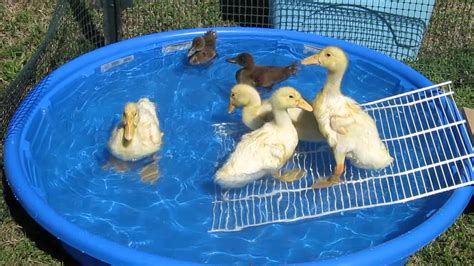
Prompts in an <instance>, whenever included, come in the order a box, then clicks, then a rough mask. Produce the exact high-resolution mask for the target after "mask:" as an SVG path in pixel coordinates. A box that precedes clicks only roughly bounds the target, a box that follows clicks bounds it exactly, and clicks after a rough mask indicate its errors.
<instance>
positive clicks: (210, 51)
mask: <svg viewBox="0 0 474 266" xmlns="http://www.w3.org/2000/svg"><path fill="white" fill-rule="evenodd" d="M216 40H217V34H216V32H215V31H213V30H210V31H208V32H206V34H204V36H202V37H196V38H194V39H193V43H192V44H191V48H190V49H189V51H188V62H189V63H190V64H191V65H200V64H205V63H207V62H209V61H211V60H212V59H214V58H215V57H216V55H217V53H216Z"/></svg>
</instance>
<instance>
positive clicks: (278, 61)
mask: <svg viewBox="0 0 474 266" xmlns="http://www.w3.org/2000/svg"><path fill="white" fill-rule="evenodd" d="M206 30H207V29H192V30H182V31H172V32H164V33H159V34H152V35H147V36H143V37H138V38H133V39H130V40H126V41H122V42H119V43H116V44H112V45H109V46H107V47H104V48H101V49H97V50H95V51H92V52H90V53H87V54H85V55H83V56H80V57H78V58H76V59H74V60H72V61H71V62H69V63H67V64H65V65H63V66H62V67H60V68H58V69H57V70H55V71H54V72H52V73H51V74H50V75H48V76H47V77H46V78H44V79H43V80H42V81H41V82H40V83H39V84H38V85H37V86H36V87H35V88H34V89H33V90H32V91H31V93H30V94H29V95H28V96H27V98H26V99H25V100H24V101H23V102H22V104H21V106H20V107H19V109H18V110H17V112H16V113H15V116H14V118H13V119H12V121H11V123H10V126H9V129H8V134H7V138H6V141H5V145H4V147H5V170H6V174H7V177H8V182H9V185H10V186H11V188H12V189H13V192H14V194H15V195H16V197H17V198H18V200H19V201H20V203H21V204H22V206H23V207H24V208H25V209H26V210H27V212H28V213H29V214H30V215H31V217H33V218H34V219H35V220H36V221H37V222H38V223H39V224H41V226H43V227H44V228H46V229H47V230H48V231H49V232H50V233H52V234H53V235H55V236H56V237H58V238H59V239H60V240H61V241H63V242H64V244H65V246H68V247H70V250H71V252H72V253H74V254H75V256H76V257H77V258H80V259H81V260H83V259H86V258H90V257H92V258H95V259H97V260H100V261H104V262H107V263H111V264H130V263H138V262H139V263H140V264H154V265H158V264H163V263H179V262H181V263H182V262H186V263H217V264H222V263H239V264H249V263H250V264H265V263H268V264H282V263H321V264H335V263H337V264H360V265H367V264H370V265H377V264H391V263H401V262H403V261H404V260H406V258H407V257H408V256H410V255H411V254H413V253H414V252H416V251H417V250H418V249H420V248H421V247H422V246H424V245H426V244H427V243H429V242H430V241H432V240H433V239H434V238H436V237H437V236H438V235H439V234H441V233H442V232H443V231H444V230H446V229H447V228H448V227H449V226H450V225H451V224H452V223H453V222H454V221H455V219H456V217H457V216H458V215H459V214H460V213H461V211H462V210H463V209H464V207H465V205H466V204H467V203H468V201H469V199H470V197H471V194H472V188H471V187H465V188H461V189H457V190H456V191H454V192H445V193H440V194H437V195H434V196H430V197H426V198H422V199H418V200H415V201H411V202H407V203H403V204H395V205H389V206H383V207H376V208H370V209H363V210H357V211H349V212H344V213H336V214H331V215H328V216H323V217H319V218H314V219H307V220H304V221H299V222H293V223H284V224H281V223H275V224H269V225H262V226H258V227H252V228H248V229H245V230H242V231H240V232H229V233H210V232H209V229H210V226H211V223H212V215H211V214H212V201H213V199H214V194H215V186H214V184H213V182H212V179H213V174H214V173H215V171H216V169H217V167H219V165H220V164H221V163H222V161H223V158H224V155H225V154H228V153H229V151H226V150H225V149H223V148H222V145H221V144H222V143H221V142H220V140H219V138H218V137H217V136H216V135H215V126H216V125H223V124H226V123H227V124H228V123H234V124H238V123H240V115H239V114H238V113H237V114H228V113H227V104H228V97H229V90H230V88H231V86H232V85H233V84H235V77H234V75H235V71H236V70H237V69H238V67H237V66H236V65H234V64H229V63H227V62H226V61H225V59H226V58H229V57H234V56H235V55H237V54H238V53H240V52H243V51H249V52H251V53H252V54H253V55H254V57H255V59H256V61H257V63H259V64H262V65H286V64H291V63H292V62H294V61H299V60H301V59H302V58H304V57H306V56H308V55H309V54H308V49H310V48H311V47H323V46H326V45H337V46H339V47H341V48H343V49H344V50H345V51H346V52H347V53H348V55H349V58H350V62H351V63H350V66H349V69H348V72H347V75H346V78H345V81H344V83H343V84H344V85H343V91H344V93H345V94H347V95H349V96H351V97H353V98H354V99H356V100H357V101H358V102H360V103H364V102H368V101H373V100H377V99H380V98H384V97H387V96H391V95H395V94H399V93H403V92H406V91H409V90H413V89H416V88H421V87H424V86H428V85H431V82H430V81H429V80H427V79H426V78H425V77H423V76H422V75H421V74H419V73H417V72H416V71H414V70H413V69H411V68H409V67H407V66H405V65H403V64H401V63H400V62H398V61H395V60H393V59H391V58H389V57H387V56H384V55H382V54H380V53H377V52H374V51H371V50H368V49H365V48H362V47H359V46H356V45H352V44H349V43H346V42H343V41H338V40H334V39H330V38H324V37H320V36H315V35H310V34H304V33H298V32H289V31H282V30H271V29H253V28H216V29H215V30H216V31H217V32H218V44H217V53H218V57H217V58H216V59H215V60H214V61H213V62H212V63H210V64H207V65H204V66H190V65H188V64H187V63H186V60H185V55H186V52H187V50H186V49H187V47H189V42H190V41H191V40H192V38H193V37H195V36H199V35H201V34H203V33H204V32H205V31H206ZM325 75H326V74H325V71H324V70H323V69H322V68H319V67H301V69H300V71H299V73H298V74H297V75H295V76H292V77H291V78H290V79H288V80H286V81H284V82H283V83H281V84H280V85H281V86H283V85H291V86H294V87H296V88H298V89H299V90H300V91H301V92H302V94H303V95H304V96H305V97H306V98H308V99H313V98H314V96H315V95H316V93H317V92H318V91H319V90H320V88H321V87H322V84H323V81H324V78H325ZM280 85H279V86H280ZM140 97H148V98H150V100H152V101H154V102H155V103H156V104H157V106H158V113H159V118H160V122H161V128H162V130H163V132H164V133H165V135H164V144H163V147H162V149H161V150H160V152H159V157H160V160H159V168H160V174H161V178H160V180H159V181H158V182H157V183H156V184H154V185H150V184H144V183H142V182H140V178H139V177H138V171H139V168H140V164H141V163H142V162H137V164H136V165H134V166H132V167H131V169H130V170H129V171H127V172H115V171H113V170H109V169H104V168H103V167H102V166H103V165H104V164H105V163H106V162H107V160H108V158H109V154H108V152H107V149H106V143H107V140H108V138H109V136H110V132H111V129H112V128H113V126H114V125H115V124H116V123H117V122H118V121H119V119H120V117H121V113H122V110H123V109H122V108H123V106H124V104H125V103H126V102H127V101H137V100H138V99H139V98H140ZM244 130H245V129H244ZM89 262H90V261H89Z"/></svg>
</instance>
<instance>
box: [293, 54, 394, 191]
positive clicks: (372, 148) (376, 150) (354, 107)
mask: <svg viewBox="0 0 474 266" xmlns="http://www.w3.org/2000/svg"><path fill="white" fill-rule="evenodd" d="M301 63H302V64H303V65H312V64H315V65H321V66H322V67H325V68H326V69H328V76H327V79H326V82H325V84H324V86H323V89H322V90H321V92H320V93H319V94H318V95H317V96H316V99H315V101H314V103H313V109H314V111H313V112H314V115H315V117H316V120H317V122H318V125H319V129H320V131H321V133H322V135H323V136H324V137H325V138H326V139H327V141H328V143H329V146H330V147H331V149H332V151H333V154H334V157H335V160H336V168H335V171H334V174H333V175H332V176H331V177H329V178H328V179H327V180H324V181H316V182H315V183H314V184H313V188H321V187H328V186H331V185H333V184H335V183H338V182H340V176H341V175H342V174H343V172H344V161H345V158H346V157H347V158H349V159H350V160H351V163H352V164H353V165H354V166H356V167H360V168H366V169H381V168H385V167H387V166H388V165H390V164H391V163H392V162H393V158H392V157H391V156H390V154H389V152H388V150H387V148H386V147H385V145H384V144H383V143H382V141H381V140H380V137H379V133H378V131H377V126H376V125H375V122H374V120H373V119H372V117H370V115H369V114H367V113H366V112H365V111H364V110H362V108H361V107H360V106H359V105H358V104H357V102H355V101H354V100H353V99H351V98H349V97H346V96H344V95H343V94H342V93H341V81H342V78H343V76H344V73H345V71H346V68H347V65H348V59H347V56H346V55H345V53H344V51H342V49H340V48H338V47H334V46H328V47H326V48H324V49H322V50H321V51H320V52H319V53H318V54H315V55H313V56H310V57H307V58H305V59H304V60H303V61H301Z"/></svg>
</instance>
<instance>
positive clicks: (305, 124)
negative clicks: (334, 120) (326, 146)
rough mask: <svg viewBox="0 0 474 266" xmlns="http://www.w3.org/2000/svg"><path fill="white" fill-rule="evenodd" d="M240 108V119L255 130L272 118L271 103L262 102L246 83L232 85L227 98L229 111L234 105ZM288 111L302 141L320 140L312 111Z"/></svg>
mask: <svg viewBox="0 0 474 266" xmlns="http://www.w3.org/2000/svg"><path fill="white" fill-rule="evenodd" d="M241 106H242V107H243V108H242V121H243V122H244V124H245V125H246V126H247V127H248V128H250V129H252V130H255V129H257V128H260V127H261V126H262V125H263V124H265V123H266V122H269V121H271V120H273V114H272V105H271V104H270V101H268V100H265V101H263V102H262V100H261V98H260V94H259V93H258V92H257V90H256V89H255V88H254V87H252V86H250V85H247V84H237V85H235V86H234V87H232V89H231V92H230V99H229V108H228V111H229V113H232V112H233V111H234V110H235V108H236V107H241ZM288 113H289V115H290V118H291V120H292V121H293V124H294V126H295V128H296V131H297V132H298V138H299V139H300V140H303V141H322V140H324V138H323V136H322V135H321V133H320V132H319V128H318V125H317V123H316V119H315V118H314V115H313V113H312V112H308V111H305V110H302V109H300V108H289V109H288Z"/></svg>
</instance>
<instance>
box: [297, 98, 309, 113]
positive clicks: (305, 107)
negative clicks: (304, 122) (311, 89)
mask: <svg viewBox="0 0 474 266" xmlns="http://www.w3.org/2000/svg"><path fill="white" fill-rule="evenodd" d="M296 106H298V107H299V108H301V109H303V110H306V111H308V112H312V111H313V107H312V106H311V104H309V103H308V102H307V101H305V100H303V99H300V100H299V102H298V105H296Z"/></svg>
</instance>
